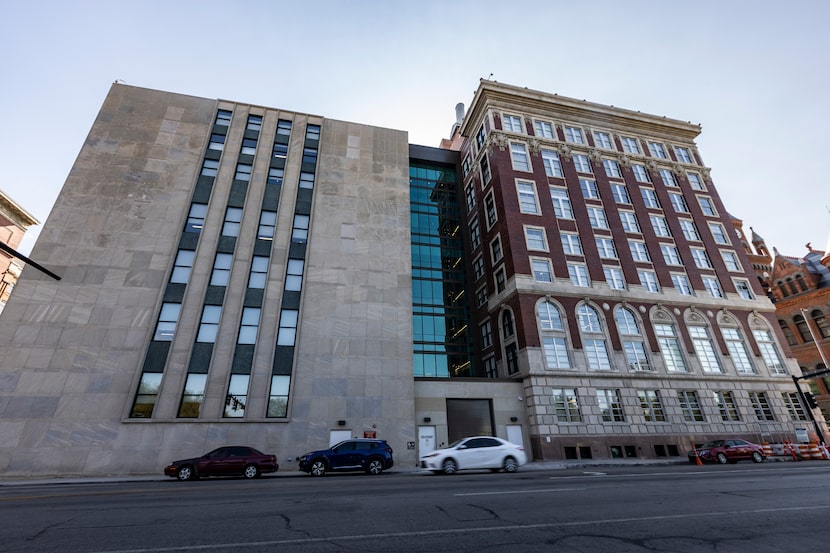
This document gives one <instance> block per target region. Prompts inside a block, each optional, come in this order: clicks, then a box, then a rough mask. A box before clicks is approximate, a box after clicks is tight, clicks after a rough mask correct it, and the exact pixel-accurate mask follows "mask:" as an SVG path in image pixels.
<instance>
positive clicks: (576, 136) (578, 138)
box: [565, 126, 585, 144]
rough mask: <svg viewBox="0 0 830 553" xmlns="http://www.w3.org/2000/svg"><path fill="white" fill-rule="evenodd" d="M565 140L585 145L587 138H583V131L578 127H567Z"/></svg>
mask: <svg viewBox="0 0 830 553" xmlns="http://www.w3.org/2000/svg"><path fill="white" fill-rule="evenodd" d="M565 140H567V141H568V142H573V143H574V144H585V138H584V137H583V136H582V129H579V128H577V127H568V126H566V127H565Z"/></svg>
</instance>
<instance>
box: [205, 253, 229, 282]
mask: <svg viewBox="0 0 830 553" xmlns="http://www.w3.org/2000/svg"><path fill="white" fill-rule="evenodd" d="M232 263H233V256H232V255H231V254H229V253H217V254H216V258H215V259H214V260H213V271H212V272H211V274H210V285H211V286H227V285H228V280H229V279H230V275H231V265H232Z"/></svg>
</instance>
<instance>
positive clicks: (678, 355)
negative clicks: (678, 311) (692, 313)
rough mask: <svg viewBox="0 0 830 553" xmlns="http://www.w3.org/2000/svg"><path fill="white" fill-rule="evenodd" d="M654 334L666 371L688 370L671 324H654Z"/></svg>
mask: <svg viewBox="0 0 830 553" xmlns="http://www.w3.org/2000/svg"><path fill="white" fill-rule="evenodd" d="M654 334H655V335H656V336H657V344H658V345H659V346H660V355H662V357H663V363H665V365H666V370H667V371H668V372H675V373H676V372H683V373H685V372H688V369H687V368H686V361H684V359H683V354H682V352H681V350H680V340H679V339H678V338H677V333H676V332H675V329H674V325H673V324H665V323H661V324H655V325H654Z"/></svg>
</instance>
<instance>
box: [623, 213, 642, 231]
mask: <svg viewBox="0 0 830 553" xmlns="http://www.w3.org/2000/svg"><path fill="white" fill-rule="evenodd" d="M619 215H620V222H622V227H623V230H624V231H625V232H630V233H633V234H640V224H639V223H638V222H637V216H636V215H635V214H634V212H633V211H620V212H619Z"/></svg>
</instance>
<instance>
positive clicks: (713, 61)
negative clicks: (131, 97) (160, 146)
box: [0, 0, 830, 257]
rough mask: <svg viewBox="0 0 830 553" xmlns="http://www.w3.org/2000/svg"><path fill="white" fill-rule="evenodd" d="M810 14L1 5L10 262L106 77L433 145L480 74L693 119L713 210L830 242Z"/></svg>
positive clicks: (366, 0) (390, 5) (235, 4)
mask: <svg viewBox="0 0 830 553" xmlns="http://www.w3.org/2000/svg"><path fill="white" fill-rule="evenodd" d="M828 16H830V2H826V1H825V0H791V1H790V2H787V3H786V4H785V5H784V4H781V3H780V2H772V1H771V0H746V1H741V0H718V1H711V0H698V1H695V2H680V1H676V0H661V1H656V0H655V1H645V0H626V1H616V0H607V1H606V0H579V1H575V0H571V1H567V2H566V1H562V0H534V1H528V0H511V1H509V2H505V1H493V0H456V1H453V0H419V1H418V2H411V1H409V2H405V1H402V0H343V1H334V0H319V1H315V0H305V1H296V0H294V1H288V0H271V1H267V0H236V1H234V0H225V1H222V2H219V1H214V0H201V1H191V0H166V1H157V0H141V1H137V2H114V1H112V0H106V1H97V0H95V1H93V0H89V1H84V0H74V1H73V0H54V1H43V0H27V1H26V2H12V0H0V79H2V82H3V84H2V86H0V105H2V106H3V108H4V116H3V120H4V122H5V123H4V124H5V129H6V130H5V131H4V132H3V133H0V159H2V161H3V163H2V170H0V189H2V190H3V191H4V192H5V193H6V194H8V195H9V196H11V198H12V199H13V200H14V201H15V202H16V203H18V204H19V205H20V206H21V207H23V208H24V209H25V210H26V211H28V212H29V213H31V214H32V215H34V216H35V218H37V219H38V220H39V221H40V223H41V224H40V225H37V226H34V227H31V228H30V230H29V232H28V233H27V236H26V238H25V239H24V241H23V243H22V244H21V245H20V247H19V249H20V251H21V252H23V253H24V254H28V253H29V252H30V251H31V248H32V247H33V245H34V243H35V240H36V238H37V235H38V234H39V232H40V230H41V228H42V226H43V224H44V223H45V222H46V220H47V218H48V216H49V212H50V210H51V207H52V205H53V203H54V201H55V199H56V198H57V195H58V193H59V192H60V189H61V187H62V186H63V183H64V181H65V179H66V177H67V175H68V174H69V171H70V170H71V168H72V164H73V163H74V161H75V158H76V157H77V155H78V152H79V151H80V149H81V147H82V145H83V143H84V140H85V139H86V136H87V133H88V132H89V129H90V127H91V126H92V123H93V121H94V120H95V116H96V115H97V113H98V110H99V109H100V107H101V104H102V103H103V101H104V98H105V96H106V94H107V92H108V91H109V88H110V86H111V85H112V83H113V82H114V81H116V80H119V81H123V82H125V83H127V84H129V85H134V86H140V87H146V88H154V89H160V90H166V91H170V92H177V93H183V94H190V95H194V96H201V97H205V98H220V99H228V100H234V101H239V102H243V103H252V104H258V105H263V106H268V107H273V108H281V109H285V110H290V111H297V112H303V113H310V114H315V115H322V116H324V117H327V118H332V119H339V120H344V121H354V122H359V123H365V124H371V125H378V126H382V127H389V128H393V129H400V130H405V131H408V132H409V142H410V143H413V144H423V145H427V146H438V144H439V143H440V140H441V139H442V138H445V137H448V135H449V133H450V128H451V126H452V123H453V122H454V121H455V105H456V104H457V103H458V102H462V103H464V104H465V105H469V104H470V102H471V100H472V98H473V94H474V92H475V90H476V88H477V86H478V83H479V80H480V79H481V78H492V79H493V80H496V81H499V82H502V83H507V84H512V85H517V86H526V87H528V88H530V89H535V90H540V91H544V92H550V93H558V94H560V95H563V96H569V97H573V98H578V99H586V100H589V101H593V102H598V103H603V104H610V105H614V106H618V107H622V108H627V109H633V110H639V111H642V112H646V113H651V114H655V115H661V116H666V117H670V118H674V119H680V120H683V121H690V122H692V123H696V124H700V125H702V127H703V131H702V133H701V135H700V136H699V137H698V139H697V140H696V142H697V145H698V149H699V151H700V152H701V154H702V157H703V161H704V163H705V164H706V166H708V167H710V168H711V170H712V172H711V175H712V179H713V181H714V183H715V187H716V188H717V190H718V192H719V194H720V196H721V198H722V200H723V202H724V204H725V206H726V208H727V210H728V211H729V213H730V214H732V215H733V216H735V217H737V218H739V219H742V220H743V221H744V229H745V230H746V231H747V233H748V232H749V227H753V228H754V229H755V231H756V232H757V233H758V234H760V235H761V236H762V237H763V238H764V239H765V240H766V244H767V246H768V247H769V248H770V249H772V248H773V247H776V248H778V250H779V251H780V252H781V253H782V254H785V255H791V256H796V257H800V256H803V255H804V254H806V253H807V249H806V247H805V245H806V244H807V243H808V242H809V243H812V247H813V248H815V249H819V250H823V249H825V247H827V243H828V235H830V186H828V183H827V178H826V177H825V175H824V173H823V170H824V169H825V168H826V166H827V163H826V159H827V157H826V156H828V153H827V150H826V149H825V144H824V142H825V136H824V135H825V133H827V132H828V128H830V102H829V101H828V100H829V99H830V71H828V60H830V33H829V32H827V26H826V22H827V20H828ZM491 74H492V77H491V76H490V75H491Z"/></svg>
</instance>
